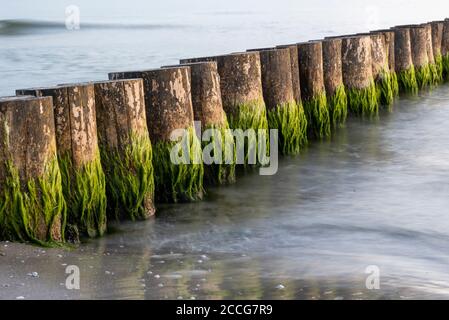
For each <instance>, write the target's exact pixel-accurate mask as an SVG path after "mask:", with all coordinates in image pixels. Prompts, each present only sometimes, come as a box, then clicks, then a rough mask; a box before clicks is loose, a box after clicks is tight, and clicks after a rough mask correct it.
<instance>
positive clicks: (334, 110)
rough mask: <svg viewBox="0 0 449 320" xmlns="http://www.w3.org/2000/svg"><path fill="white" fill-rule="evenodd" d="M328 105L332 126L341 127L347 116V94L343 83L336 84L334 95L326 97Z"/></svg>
mask: <svg viewBox="0 0 449 320" xmlns="http://www.w3.org/2000/svg"><path fill="white" fill-rule="evenodd" d="M327 103H328V106H329V113H330V118H331V121H332V127H333V128H334V129H335V128H338V127H343V126H344V124H345V123H346V118H347V117H348V96H347V95H346V89H345V86H344V85H340V86H338V88H337V90H336V91H335V93H334V95H332V96H331V97H330V98H328V102H327Z"/></svg>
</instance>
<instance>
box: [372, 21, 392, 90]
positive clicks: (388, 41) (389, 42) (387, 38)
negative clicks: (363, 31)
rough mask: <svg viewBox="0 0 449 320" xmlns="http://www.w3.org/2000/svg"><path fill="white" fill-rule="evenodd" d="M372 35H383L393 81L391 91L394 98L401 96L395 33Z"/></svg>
mask: <svg viewBox="0 0 449 320" xmlns="http://www.w3.org/2000/svg"><path fill="white" fill-rule="evenodd" d="M371 33H372V34H381V35H382V36H383V41H384V48H385V54H386V56H387V60H388V72H389V78H390V81H391V90H392V94H393V98H394V97H397V96H398V95H399V83H398V78H397V74H396V69H395V62H394V60H395V58H394V32H393V31H392V30H376V31H371Z"/></svg>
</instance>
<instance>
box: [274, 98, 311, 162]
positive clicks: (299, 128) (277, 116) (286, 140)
mask: <svg viewBox="0 0 449 320" xmlns="http://www.w3.org/2000/svg"><path fill="white" fill-rule="evenodd" d="M268 126H269V127H270V129H277V130H278V133H279V149H280V151H281V153H282V154H283V155H295V154H298V153H299V152H300V151H301V149H303V148H304V146H306V145H307V118H306V115H305V113H304V109H303V106H302V105H301V104H297V103H296V102H290V103H285V104H282V105H279V106H277V107H276V108H274V109H272V110H269V111H268Z"/></svg>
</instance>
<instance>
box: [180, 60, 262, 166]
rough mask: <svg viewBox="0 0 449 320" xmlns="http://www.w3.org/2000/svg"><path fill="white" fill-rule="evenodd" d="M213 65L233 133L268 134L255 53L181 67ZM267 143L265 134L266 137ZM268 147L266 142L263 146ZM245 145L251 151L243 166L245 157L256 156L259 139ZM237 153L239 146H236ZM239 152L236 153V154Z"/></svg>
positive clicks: (258, 65)
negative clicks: (214, 64) (215, 66)
mask: <svg viewBox="0 0 449 320" xmlns="http://www.w3.org/2000/svg"><path fill="white" fill-rule="evenodd" d="M202 61H215V62H217V67H218V73H219V75H220V87H221V97H222V101H223V109H224V110H225V112H226V115H227V116H228V121H229V126H230V127H231V129H234V130H242V131H244V132H246V131H247V130H249V129H251V130H254V131H255V132H256V134H257V133H258V131H259V130H262V131H264V132H267V130H268V120H267V115H266V108H265V102H264V100H263V91H262V75H261V66H260V56H259V53H258V52H242V53H233V54H229V55H222V56H215V57H203V58H194V59H182V60H181V61H180V62H181V64H184V63H192V62H202ZM265 140H268V133H267V134H266V135H265ZM266 143H267V144H268V141H267V142H266ZM248 145H249V146H251V150H252V151H248V152H247V153H246V155H245V164H247V163H248V161H249V157H248V155H249V154H251V153H253V154H254V153H256V154H258V153H259V152H258V151H259V150H258V147H253V146H259V145H260V143H259V141H258V135H257V136H256V137H254V135H249V139H248ZM237 148H238V149H240V147H239V146H237ZM237 152H239V150H237ZM250 162H251V161H250Z"/></svg>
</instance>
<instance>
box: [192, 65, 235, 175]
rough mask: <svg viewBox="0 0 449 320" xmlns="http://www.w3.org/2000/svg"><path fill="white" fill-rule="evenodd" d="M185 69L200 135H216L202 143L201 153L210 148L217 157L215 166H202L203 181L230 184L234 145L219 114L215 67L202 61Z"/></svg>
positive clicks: (225, 122)
mask: <svg viewBox="0 0 449 320" xmlns="http://www.w3.org/2000/svg"><path fill="white" fill-rule="evenodd" d="M185 66H188V67H190V70H191V86H192V103H193V115H194V120H195V121H199V122H200V123H201V129H202V133H204V132H205V131H206V130H208V129H215V130H217V131H218V132H217V135H215V134H214V135H212V136H211V137H210V138H211V139H210V140H207V141H204V142H203V150H205V149H206V148H208V146H210V145H211V144H212V145H213V150H211V151H213V153H214V154H215V152H218V153H220V154H221V159H219V160H220V161H217V162H218V163H214V164H209V165H207V166H205V172H204V177H205V180H206V181H207V182H208V183H210V184H227V183H234V182H235V179H236V175H235V158H234V156H235V155H234V148H235V145H234V142H233V141H234V140H233V136H232V134H231V132H230V131H229V123H228V119H227V117H226V113H225V112H224V110H223V102H222V99H221V89H220V76H219V75H218V68H217V63H216V62H215V61H212V62H208V61H206V62H196V63H189V64H185ZM217 136H218V137H219V138H217ZM211 158H213V155H211Z"/></svg>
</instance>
